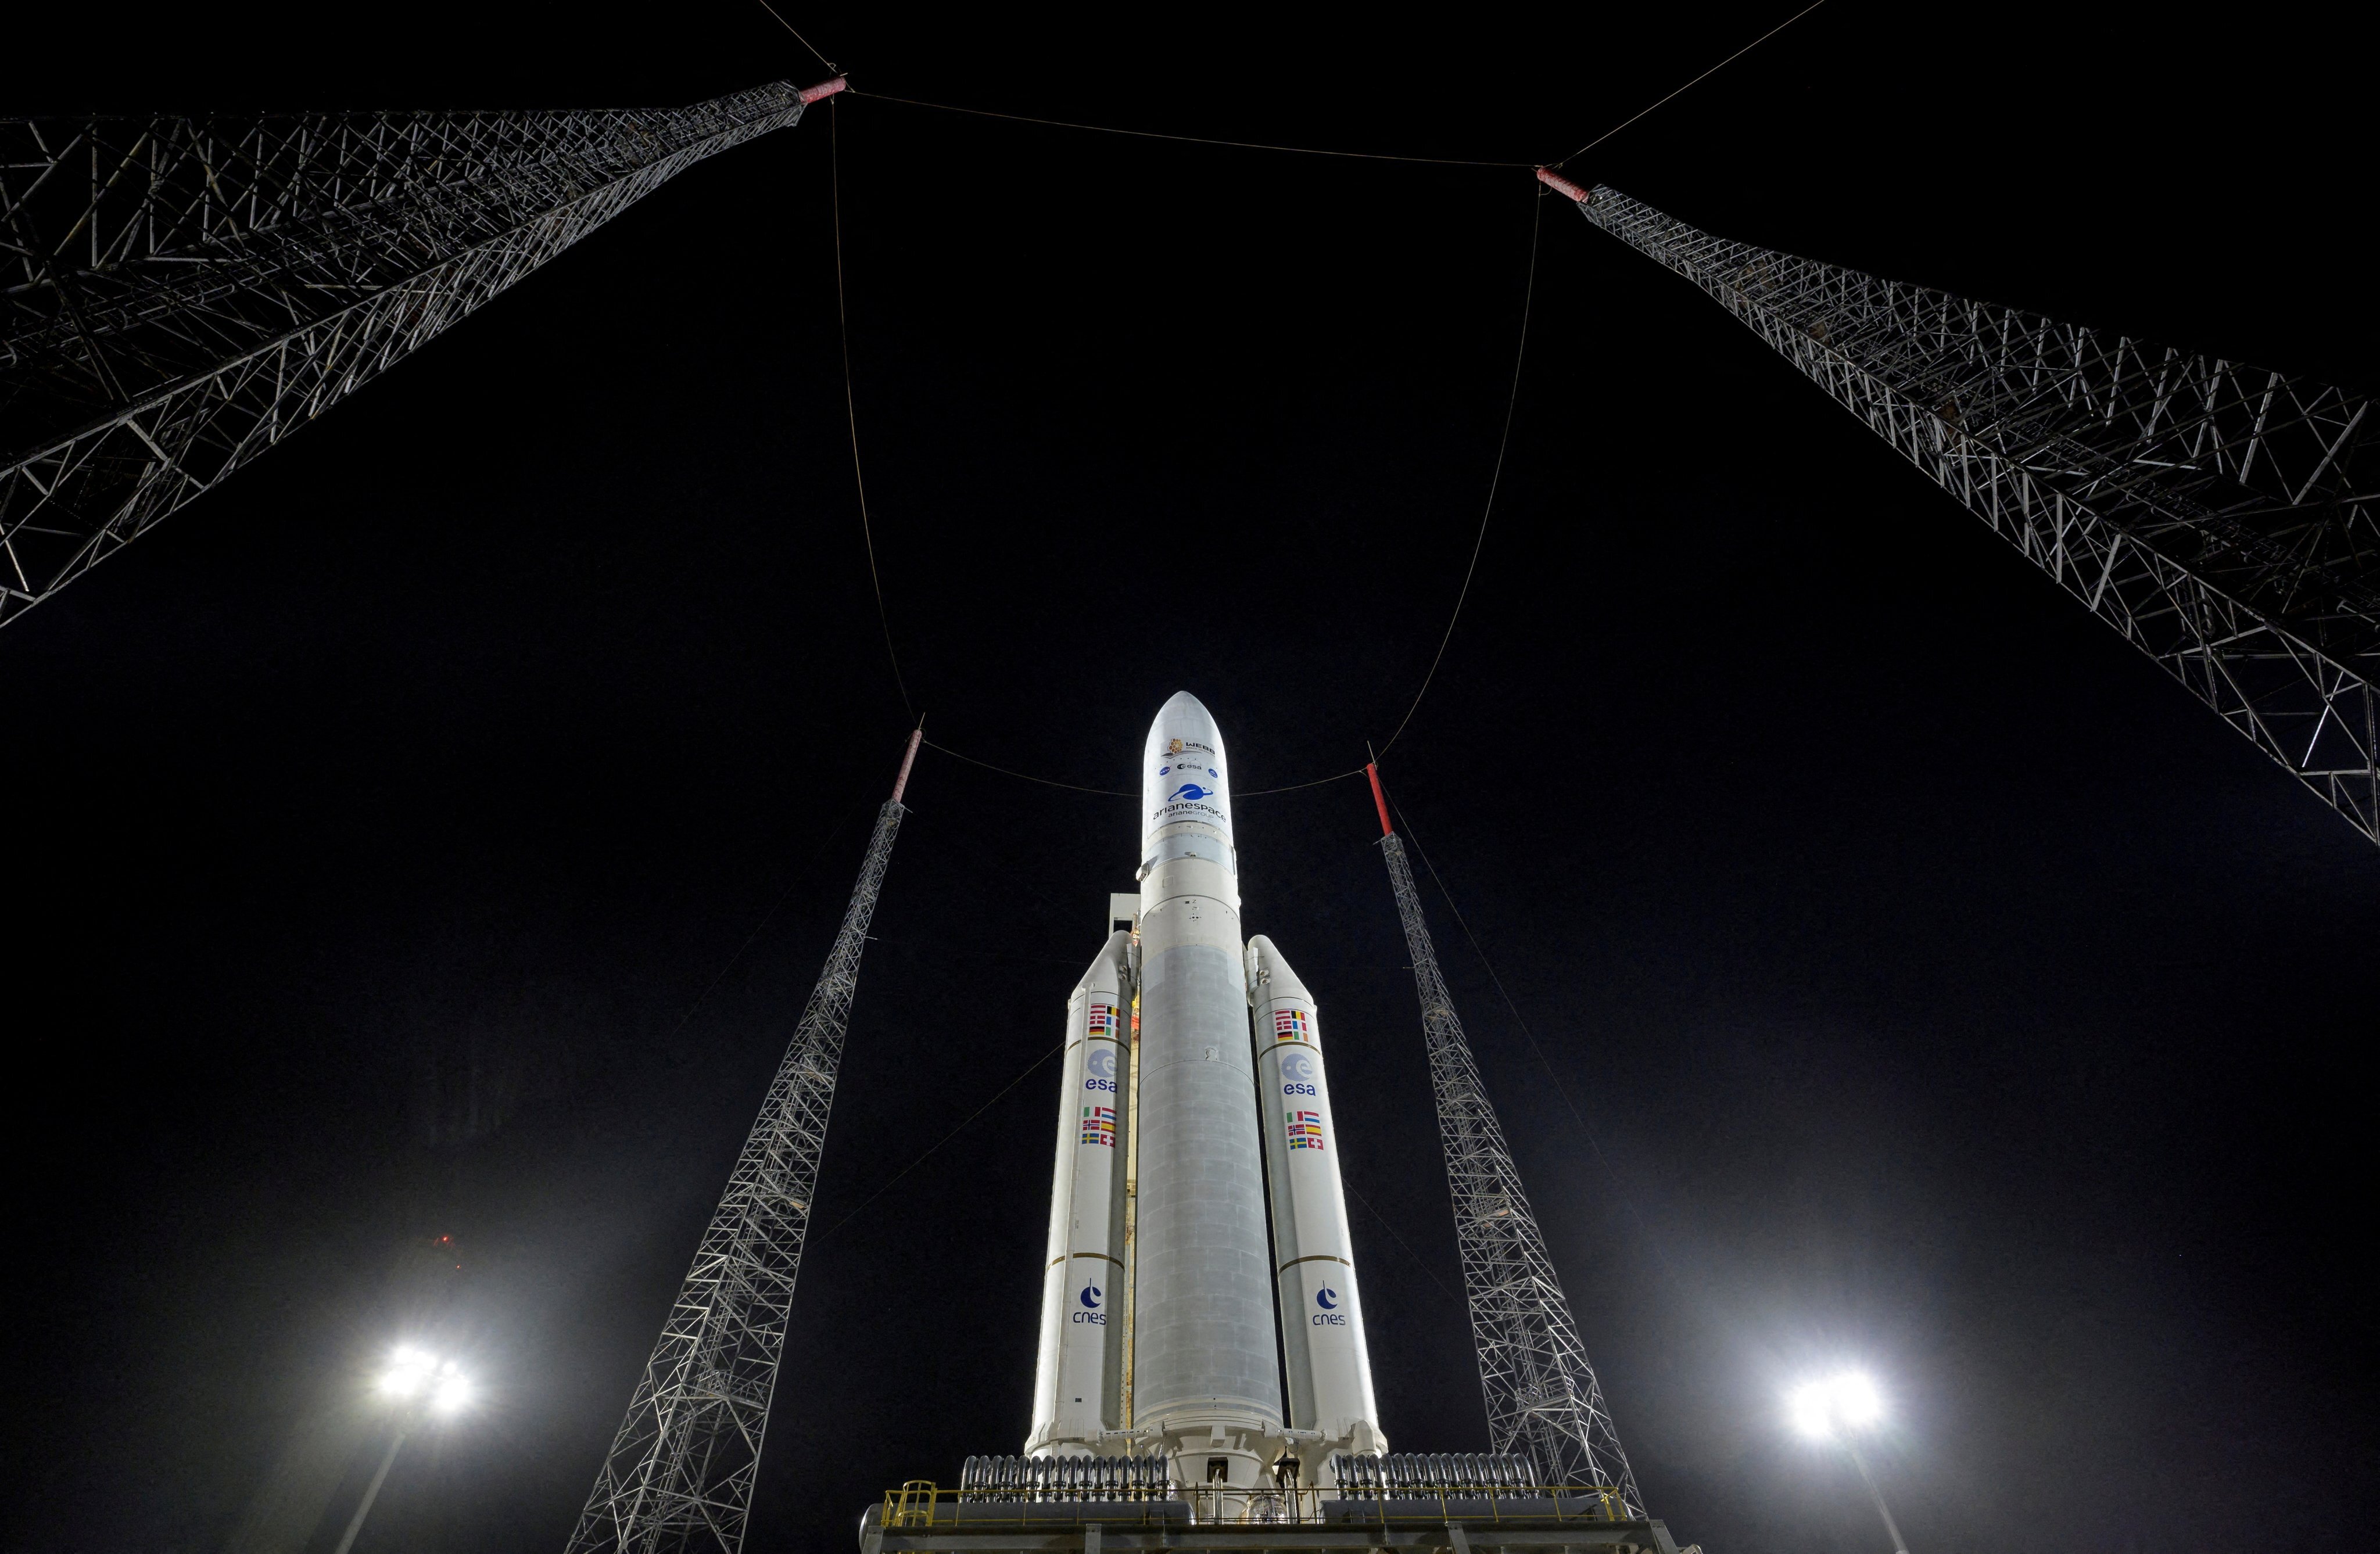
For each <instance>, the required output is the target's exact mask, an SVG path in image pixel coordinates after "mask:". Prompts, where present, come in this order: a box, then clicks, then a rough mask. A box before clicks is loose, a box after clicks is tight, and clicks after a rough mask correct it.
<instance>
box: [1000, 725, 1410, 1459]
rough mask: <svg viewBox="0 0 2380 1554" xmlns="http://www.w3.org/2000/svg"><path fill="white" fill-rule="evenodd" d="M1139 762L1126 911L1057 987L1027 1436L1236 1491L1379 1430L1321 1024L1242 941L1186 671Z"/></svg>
mask: <svg viewBox="0 0 2380 1554" xmlns="http://www.w3.org/2000/svg"><path fill="white" fill-rule="evenodd" d="M1141 783H1142V787H1141V795H1142V796H1141V815H1142V822H1143V824H1142V841H1141V855H1140V870H1139V880H1140V885H1141V893H1140V901H1139V915H1138V921H1137V932H1136V933H1123V932H1119V933H1117V934H1115V935H1114V936H1112V937H1111V939H1110V940H1109V941H1108V943H1107V945H1106V946H1105V948H1103V949H1102V950H1101V951H1100V952H1099V958H1098V959H1097V960H1095V961H1094V962H1093V963H1092V964H1091V967H1090V969H1089V970H1088V971H1087V972H1085V973H1084V975H1083V978H1082V980H1081V981H1080V982H1079V983H1078V984H1077V985H1076V986H1075V993H1074V997H1073V999H1072V1000H1071V1001H1070V1002H1069V1003H1068V1006H1067V1013H1066V1018H1067V1027H1066V1029H1067V1047H1066V1064H1065V1078H1064V1081H1063V1085H1064V1089H1063V1092H1062V1098H1061V1099H1060V1102H1059V1115H1058V1145H1057V1166H1056V1171H1055V1173H1054V1175H1053V1178H1052V1183H1051V1190H1050V1239H1049V1244H1048V1248H1047V1256H1048V1259H1049V1260H1048V1263H1047V1265H1046V1267H1045V1269H1044V1272H1043V1281H1042V1298H1041V1347H1040V1359H1039V1365H1038V1371H1037V1375H1036V1378H1035V1384H1034V1412H1033V1428H1032V1433H1031V1435H1030V1437H1029V1438H1028V1439H1027V1440H1026V1451H1027V1453H1029V1454H1033V1455H1052V1454H1057V1455H1079V1454H1095V1455H1100V1456H1111V1455H1136V1456H1145V1455H1148V1454H1150V1453H1152V1452H1160V1453H1162V1454H1163V1455H1164V1456H1166V1457H1167V1458H1168V1459H1170V1460H1171V1462H1172V1477H1173V1480H1174V1482H1176V1483H1177V1484H1184V1485H1194V1486H1195V1485H1208V1484H1213V1485H1218V1486H1227V1487H1232V1488H1239V1489H1254V1488H1257V1487H1271V1486H1273V1485H1274V1484H1276V1483H1277V1482H1278V1479H1277V1476H1276V1475H1279V1474H1280V1473H1281V1472H1282V1471H1283V1464H1284V1459H1294V1460H1295V1461H1296V1462H1297V1463H1298V1464H1299V1477H1300V1479H1301V1480H1302V1481H1303V1482H1304V1483H1305V1484H1308V1485H1311V1484H1314V1483H1316V1482H1317V1481H1318V1479H1317V1474H1318V1470H1319V1468H1320V1466H1321V1464H1322V1463H1324V1462H1326V1461H1327V1460H1328V1458H1329V1455H1330V1452H1332V1451H1347V1450H1352V1451H1386V1450H1387V1443H1386V1441H1385V1440H1384V1439H1382V1437H1381V1436H1380V1433H1379V1428H1378V1405H1377V1403H1376V1402H1375V1401H1374V1397H1373V1392H1372V1367H1371V1360H1370V1356H1369V1353H1368V1351H1367V1349H1366V1343H1365V1336H1364V1318H1363V1303H1362V1300H1361V1299H1360V1297H1359V1295H1358V1293H1357V1286H1356V1280H1355V1266H1354V1247H1353V1246H1352V1244H1350V1243H1349V1240H1348V1235H1347V1209H1346V1201H1345V1197H1344V1194H1343V1190H1342V1186H1341V1184H1340V1180H1339V1137H1338V1130H1337V1123H1336V1121H1335V1119H1334V1118H1333V1116H1332V1114H1331V1111H1330V1086H1329V1084H1328V1082H1327V1080H1326V1079H1325V1077H1324V1074H1323V1063H1322V1047H1321V1029H1320V1024H1319V1020H1318V1015H1317V1014H1316V1010H1315V1004H1314V1000H1313V997H1312V995H1311V994H1309V993H1308V992H1307V991H1306V989H1305V984H1304V983H1303V982H1301V981H1299V980H1298V977H1297V974H1296V973H1295V972H1294V971H1293V970H1291V969H1290V966H1289V963H1288V962H1287V961H1286V960H1284V959H1283V958H1282V957H1281V953H1280V952H1279V951H1277V950H1275V949H1274V948H1273V947H1272V944H1271V942H1270V941H1268V940H1266V939H1263V938H1261V937H1259V938H1257V939H1256V940H1254V941H1248V942H1247V943H1245V945H1244V944H1243V942H1242V941H1241V937H1240V892H1239V865H1238V855H1237V850H1236V849H1235V848H1234V846H1233V836H1232V800H1231V762H1230V759H1229V758H1228V757H1227V756H1226V754H1225V752H1224V749H1223V739H1222V735H1221V733H1220V731H1219V730H1217V728H1216V727H1215V721H1214V719H1213V717H1212V716H1211V715H1210V714H1209V713H1208V710H1207V709H1206V708H1205V707H1204V706H1202V705H1200V704H1199V701H1198V699H1197V698H1196V697H1194V696H1191V695H1190V694H1189V693H1188V692H1186V691H1184V692H1182V693H1180V694H1178V695H1176V696H1175V697H1174V698H1172V700H1170V701H1168V702H1167V703H1166V704H1165V706H1164V709H1163V710H1160V712H1159V713H1158V715H1157V721H1156V722H1155V723H1153V724H1152V725H1150V728H1149V731H1148V742H1147V747H1146V748H1145V750H1144V752H1143V764H1142V769H1141ZM1135 1016H1136V1020H1137V1029H1136V1034H1135V1028H1134V1021H1135ZM1135 1126H1136V1127H1137V1130H1138V1132H1137V1137H1136V1138H1135V1136H1133V1129H1134V1128H1135ZM1128 1159H1136V1163H1137V1176H1136V1182H1135V1184H1134V1187H1133V1194H1134V1196H1135V1202H1133V1203H1132V1204H1129V1205H1128V1204H1127V1202H1126V1198H1127V1161H1128ZM1128 1208H1129V1209H1130V1210H1131V1213H1130V1215H1129V1220H1130V1222H1131V1225H1132V1228H1131V1230H1130V1232H1129V1244H1127V1241H1128V1232H1127V1220H1128V1215H1127V1209H1128ZM1268 1208H1269V1210H1270V1212H1269V1215H1268V1212H1267V1211H1268ZM1127 1324H1128V1325H1129V1331H1128V1332H1127V1330H1126V1328H1127ZM1284 1368H1285V1371H1286V1380H1287V1399H1286V1402H1287V1407H1286V1410H1285V1411H1284V1408H1283V1401H1284V1400H1283V1389H1282V1383H1283V1379H1284ZM1127 1376H1128V1377H1129V1384H1128V1386H1127V1383H1126V1378H1127Z"/></svg>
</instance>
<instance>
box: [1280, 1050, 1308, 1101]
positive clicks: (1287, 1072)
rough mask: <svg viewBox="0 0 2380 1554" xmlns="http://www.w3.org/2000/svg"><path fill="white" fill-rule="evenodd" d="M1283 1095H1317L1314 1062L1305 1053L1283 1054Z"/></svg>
mask: <svg viewBox="0 0 2380 1554" xmlns="http://www.w3.org/2000/svg"><path fill="white" fill-rule="evenodd" d="M1281 1080H1282V1084H1281V1094H1282V1095H1285V1096H1310V1095H1313V1094H1315V1093H1316V1092H1315V1088H1314V1060H1313V1059H1312V1058H1310V1057H1308V1056H1306V1055H1305V1053H1303V1052H1287V1053H1283V1054H1282V1056H1281Z"/></svg>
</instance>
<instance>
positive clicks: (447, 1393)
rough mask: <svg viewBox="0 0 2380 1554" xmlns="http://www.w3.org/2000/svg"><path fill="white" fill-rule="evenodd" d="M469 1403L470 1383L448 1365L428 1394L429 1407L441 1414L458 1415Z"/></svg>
mask: <svg viewBox="0 0 2380 1554" xmlns="http://www.w3.org/2000/svg"><path fill="white" fill-rule="evenodd" d="M470 1403H471V1383H470V1382H469V1381H468V1379H467V1378H465V1377H464V1376H463V1375H462V1374H461V1373H460V1372H459V1371H457V1370H455V1367H454V1366H452V1365H449V1366H447V1367H446V1374H445V1375H443V1376H441V1377H440V1378H438V1385H437V1387H436V1388H435V1389H433V1390H431V1394H430V1406H431V1408H433V1409H436V1410H437V1411H438V1412H439V1413H441V1414H459V1413H461V1412H462V1411H463V1410H464V1409H466V1408H468V1407H469V1406H470Z"/></svg>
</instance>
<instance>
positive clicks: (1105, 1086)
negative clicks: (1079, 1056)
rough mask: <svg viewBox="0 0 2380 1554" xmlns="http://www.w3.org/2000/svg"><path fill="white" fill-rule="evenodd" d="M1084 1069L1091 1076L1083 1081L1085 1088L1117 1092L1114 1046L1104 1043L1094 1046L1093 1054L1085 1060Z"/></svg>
mask: <svg viewBox="0 0 2380 1554" xmlns="http://www.w3.org/2000/svg"><path fill="white" fill-rule="evenodd" d="M1083 1069H1084V1072H1085V1073H1086V1074H1087V1075H1088V1076H1089V1077H1087V1078H1086V1079H1085V1080H1084V1081H1083V1088H1085V1089H1087V1090H1105V1091H1106V1092H1107V1093H1108V1094H1110V1095H1113V1094H1115V1071H1116V1055H1115V1050H1114V1049H1113V1048H1111V1047H1108V1046H1106V1045H1104V1044H1102V1045H1100V1046H1099V1047H1097V1048H1094V1049H1093V1050H1092V1051H1091V1055H1090V1056H1089V1057H1087V1058H1086V1059H1084V1060H1083Z"/></svg>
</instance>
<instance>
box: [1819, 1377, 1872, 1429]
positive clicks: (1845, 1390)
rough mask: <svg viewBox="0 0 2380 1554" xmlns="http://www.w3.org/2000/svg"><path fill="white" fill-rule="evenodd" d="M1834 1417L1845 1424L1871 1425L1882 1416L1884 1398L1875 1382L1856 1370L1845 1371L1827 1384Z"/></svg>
mask: <svg viewBox="0 0 2380 1554" xmlns="http://www.w3.org/2000/svg"><path fill="white" fill-rule="evenodd" d="M1827 1390H1828V1393H1829V1394H1830V1398H1829V1401H1830V1402H1832V1403H1833V1404H1834V1411H1835V1417H1836V1418H1838V1419H1840V1420H1841V1421H1842V1422H1843V1423H1844V1424H1846V1425H1873V1424H1875V1423H1876V1421H1877V1420H1878V1419H1880V1418H1882V1417H1883V1416H1884V1400H1883V1399H1882V1398H1880V1397H1878V1396H1877V1395H1876V1383H1875V1382H1873V1381H1871V1380H1869V1379H1868V1378H1866V1377H1865V1376H1864V1375H1862V1374H1861V1373H1860V1372H1858V1371H1855V1370H1853V1371H1845V1372H1844V1373H1843V1374H1842V1375H1840V1376H1838V1377H1836V1378H1834V1379H1833V1380H1832V1381H1830V1382H1828V1384H1827Z"/></svg>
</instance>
